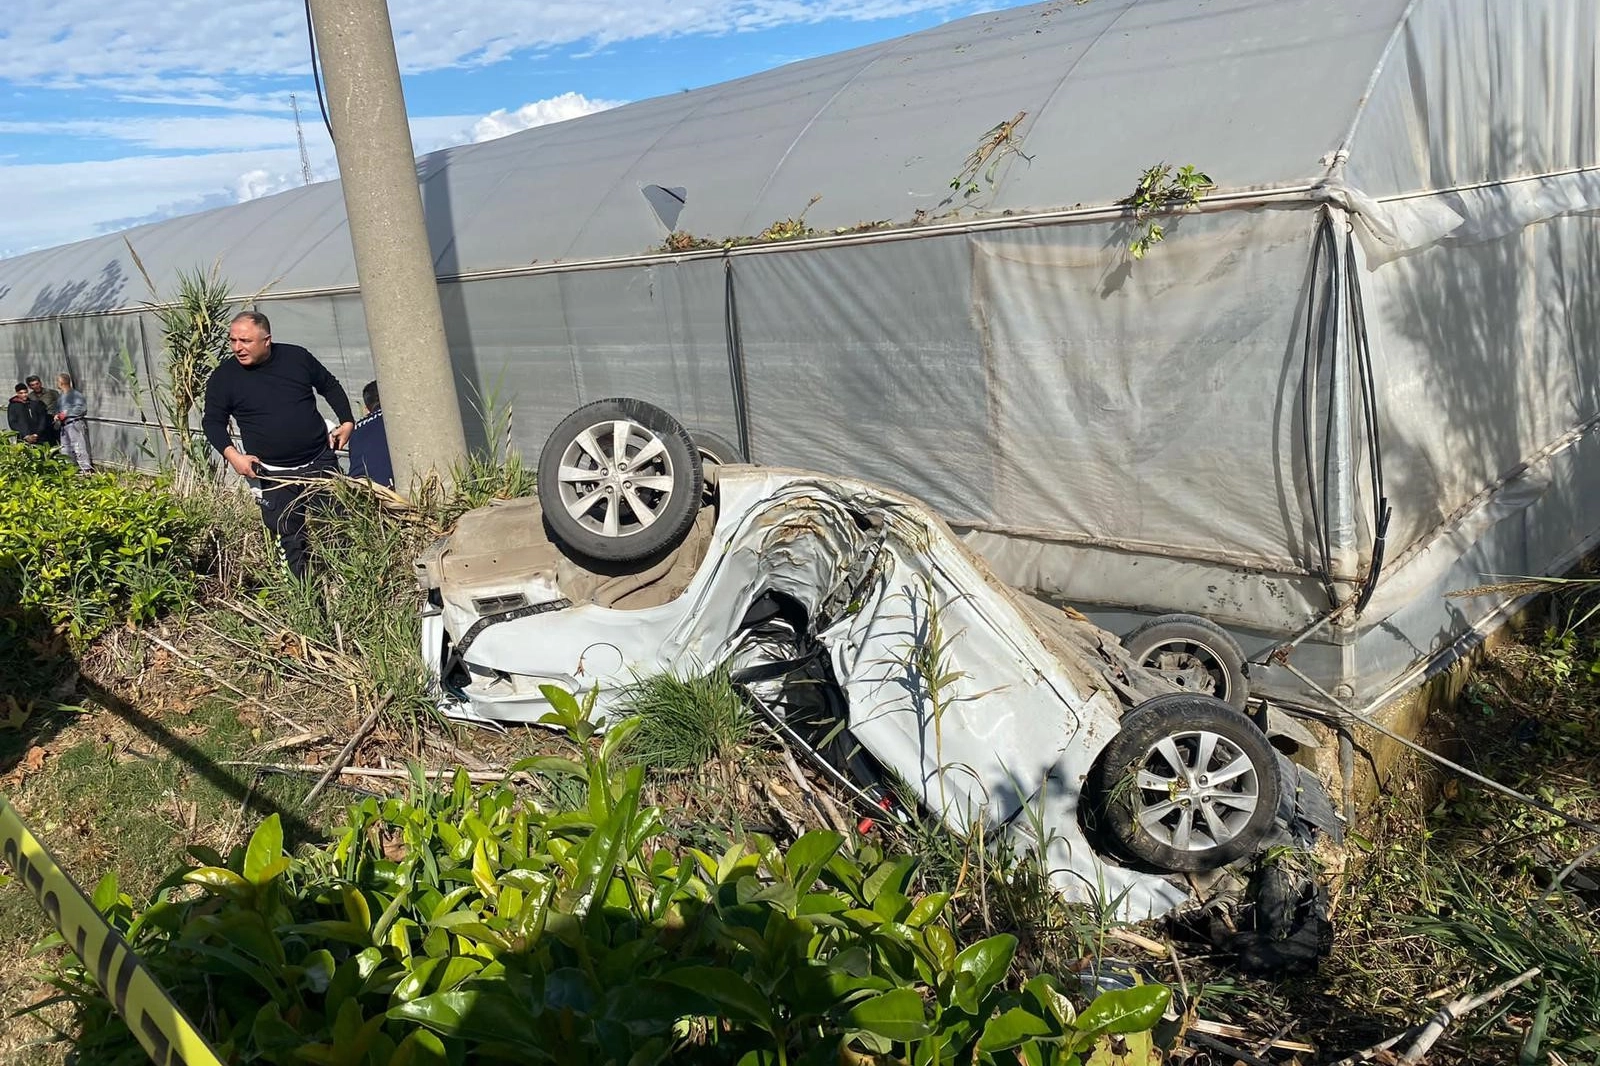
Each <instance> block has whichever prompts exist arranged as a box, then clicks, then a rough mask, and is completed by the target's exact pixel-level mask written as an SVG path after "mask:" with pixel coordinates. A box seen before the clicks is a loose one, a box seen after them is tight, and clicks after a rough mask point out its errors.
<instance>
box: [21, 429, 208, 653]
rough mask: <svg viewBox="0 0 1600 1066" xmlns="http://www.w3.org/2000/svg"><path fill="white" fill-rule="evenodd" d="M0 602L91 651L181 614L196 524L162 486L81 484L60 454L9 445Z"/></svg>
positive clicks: (108, 479)
mask: <svg viewBox="0 0 1600 1066" xmlns="http://www.w3.org/2000/svg"><path fill="white" fill-rule="evenodd" d="M0 484H4V485H5V492H4V493H0V601H3V602H5V603H7V604H10V605H17V606H18V607H20V608H21V610H22V611H24V612H26V613H31V614H34V615H35V616H36V617H38V618H40V619H42V620H43V621H44V622H45V623H46V624H48V625H50V626H53V627H56V628H59V629H61V630H62V631H64V632H66V633H67V634H68V636H70V637H71V638H72V639H73V640H74V641H77V642H83V641H87V640H89V639H90V638H92V637H94V636H96V635H97V634H99V633H101V632H103V631H104V630H105V629H106V628H108V627H110V626H112V625H116V624H119V623H121V622H123V621H128V622H147V621H150V620H151V619H154V618H155V617H157V616H158V615H159V614H161V613H162V612H164V611H167V610H171V609H173V608H177V607H180V606H182V605H183V604H184V603H185V602H186V601H187V599H188V596H189V594H190V592H191V590H192V588H193V583H194V572H193V569H192V568H191V566H190V565H189V558H190V548H191V541H192V540H193V537H194V534H195V531H196V523H195V520H194V519H193V517H192V516H191V515H190V514H189V513H188V512H187V511H186V510H185V509H184V507H183V505H182V504H181V503H180V502H179V501H178V500H177V499H176V498H174V497H173V496H172V495H171V494H170V493H169V492H167V491H165V487H164V484H163V483H162V482H160V481H154V482H148V483H146V482H142V481H139V480H135V479H125V478H122V477H119V476H118V475H116V474H114V473H109V472H101V473H97V474H91V475H88V476H83V475H80V474H79V473H78V472H77V470H76V469H75V468H73V467H72V465H71V464H69V463H68V462H66V461H65V460H64V459H63V458H61V457H60V456H59V455H58V454H56V453H55V452H53V451H51V450H49V449H46V448H39V447H35V446H30V445H24V444H7V445H4V446H0Z"/></svg>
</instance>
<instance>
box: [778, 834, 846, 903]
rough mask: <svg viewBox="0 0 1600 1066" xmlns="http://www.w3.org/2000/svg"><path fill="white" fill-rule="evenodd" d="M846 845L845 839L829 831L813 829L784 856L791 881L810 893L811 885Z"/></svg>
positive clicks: (801, 890) (791, 845) (801, 889)
mask: <svg viewBox="0 0 1600 1066" xmlns="http://www.w3.org/2000/svg"><path fill="white" fill-rule="evenodd" d="M843 845H844V837H842V836H840V835H839V834H838V833H835V832H833V831H832V830H827V829H813V830H812V831H811V832H809V833H807V834H805V835H804V836H802V837H801V838H800V839H799V840H796V841H795V842H794V843H793V844H790V845H789V850H788V851H787V852H786V853H785V854H784V864H785V865H786V866H788V868H789V879H790V880H791V881H793V882H794V887H795V888H796V889H797V890H798V891H800V892H808V891H810V889H811V885H812V883H813V882H814V881H816V879H817V875H818V874H820V873H821V872H822V868H823V867H824V866H827V865H828V860H829V859H831V858H833V857H834V855H836V854H837V853H838V851H839V848H840V847H842V846H843Z"/></svg>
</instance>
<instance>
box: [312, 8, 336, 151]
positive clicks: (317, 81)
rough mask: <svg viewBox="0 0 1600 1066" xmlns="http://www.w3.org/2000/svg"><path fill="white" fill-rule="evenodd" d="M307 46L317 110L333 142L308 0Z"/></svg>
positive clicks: (331, 126) (315, 33)
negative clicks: (320, 113) (323, 95)
mask: <svg viewBox="0 0 1600 1066" xmlns="http://www.w3.org/2000/svg"><path fill="white" fill-rule="evenodd" d="M306 44H307V45H308V46H310V48H311V81H312V83H313V84H314V85H316V87H317V108H318V109H319V110H320V111H321V112H322V127H323V129H326V130H327V131H328V140H330V141H331V140H333V123H332V122H329V121H328V104H327V102H326V101H325V100H323V98H322V75H321V74H319V73H318V72H317V68H318V67H319V66H320V65H321V64H320V62H319V60H318V59H317V31H316V29H315V28H314V27H313V26H312V25H311V0H306Z"/></svg>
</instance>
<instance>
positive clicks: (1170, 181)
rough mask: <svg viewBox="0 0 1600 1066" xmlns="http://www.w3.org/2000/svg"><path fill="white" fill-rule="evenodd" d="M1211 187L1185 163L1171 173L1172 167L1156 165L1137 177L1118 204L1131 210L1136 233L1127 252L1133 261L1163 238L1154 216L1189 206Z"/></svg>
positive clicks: (1143, 255)
mask: <svg viewBox="0 0 1600 1066" xmlns="http://www.w3.org/2000/svg"><path fill="white" fill-rule="evenodd" d="M1215 187H1216V186H1215V183H1214V182H1213V181H1212V180H1211V177H1210V175H1208V174H1203V173H1201V172H1200V171H1198V170H1196V169H1195V168H1194V167H1193V166H1190V165H1188V164H1185V165H1184V166H1182V167H1179V168H1178V171H1177V173H1173V170H1172V164H1170V163H1157V164H1156V165H1155V166H1153V167H1150V168H1149V169H1148V170H1146V171H1145V172H1144V173H1143V174H1140V175H1139V183H1138V184H1137V185H1135V186H1134V189H1133V192H1132V193H1131V194H1129V195H1128V196H1127V197H1125V198H1124V199H1122V200H1121V201H1119V202H1120V203H1123V204H1126V205H1128V207H1130V208H1132V209H1133V225H1134V228H1135V229H1137V230H1138V231H1139V233H1138V235H1137V236H1135V237H1134V239H1133V241H1132V243H1130V244H1129V245H1128V253H1129V254H1130V255H1132V256H1133V257H1134V258H1135V259H1143V258H1144V257H1145V254H1146V253H1147V252H1149V251H1150V249H1151V248H1153V247H1154V246H1155V245H1157V244H1159V243H1160V242H1161V241H1163V240H1165V239H1166V236H1167V234H1166V230H1165V229H1164V228H1163V227H1162V226H1161V224H1160V223H1158V222H1156V221H1155V216H1156V215H1158V214H1164V213H1167V212H1170V211H1181V210H1184V209H1186V208H1189V207H1193V206H1194V205H1195V204H1197V203H1199V202H1200V197H1201V196H1202V195H1203V194H1204V193H1205V192H1206V190H1208V189H1212V188H1215Z"/></svg>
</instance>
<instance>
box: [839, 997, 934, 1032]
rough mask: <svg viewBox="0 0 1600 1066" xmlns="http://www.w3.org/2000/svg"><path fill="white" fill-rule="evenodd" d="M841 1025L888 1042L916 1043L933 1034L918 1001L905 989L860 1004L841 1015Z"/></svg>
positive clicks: (919, 999)
mask: <svg viewBox="0 0 1600 1066" xmlns="http://www.w3.org/2000/svg"><path fill="white" fill-rule="evenodd" d="M845 1021H846V1022H847V1023H848V1024H849V1025H851V1026H852V1027H854V1028H856V1029H865V1030H866V1031H867V1032H869V1033H876V1034H878V1035H879V1036H883V1037H887V1038H889V1039H890V1040H899V1041H910V1040H916V1039H919V1038H921V1037H924V1036H927V1035H928V1034H929V1033H930V1032H932V1031H933V1027H932V1026H930V1025H929V1024H928V1019H927V1017H926V1016H925V1015H924V1014H923V1013H922V997H921V996H919V995H917V994H916V993H915V992H913V991H912V990H911V989H909V988H894V989H890V990H889V991H888V992H884V993H883V994H881V995H877V996H873V997H872V998H871V999H866V1000H862V1001H861V1002H860V1003H857V1004H856V1005H855V1006H853V1007H851V1008H850V1010H849V1011H847V1012H846V1013H845Z"/></svg>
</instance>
